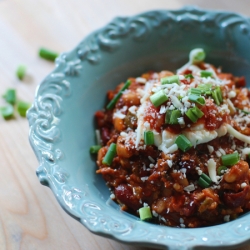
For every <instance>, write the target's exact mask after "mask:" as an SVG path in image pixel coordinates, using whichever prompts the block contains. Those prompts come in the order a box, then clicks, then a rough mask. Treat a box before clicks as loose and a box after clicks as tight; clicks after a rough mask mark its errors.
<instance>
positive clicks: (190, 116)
mask: <svg viewBox="0 0 250 250" xmlns="http://www.w3.org/2000/svg"><path fill="white" fill-rule="evenodd" d="M185 115H186V116H187V117H188V118H189V119H190V120H191V121H192V122H197V120H198V117H196V115H195V114H194V113H193V111H192V109H188V110H187V111H186V112H185Z"/></svg>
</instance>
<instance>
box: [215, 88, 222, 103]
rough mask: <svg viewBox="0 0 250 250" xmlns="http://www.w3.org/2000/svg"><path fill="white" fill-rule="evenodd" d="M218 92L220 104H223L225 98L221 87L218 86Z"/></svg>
mask: <svg viewBox="0 0 250 250" xmlns="http://www.w3.org/2000/svg"><path fill="white" fill-rule="evenodd" d="M216 91H217V96H218V99H219V101H220V103H222V102H223V96H222V91H221V88H220V87H219V86H217V87H216Z"/></svg>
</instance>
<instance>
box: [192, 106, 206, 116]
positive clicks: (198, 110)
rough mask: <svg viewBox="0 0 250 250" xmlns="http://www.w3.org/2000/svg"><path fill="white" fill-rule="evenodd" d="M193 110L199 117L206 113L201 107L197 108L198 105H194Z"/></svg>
mask: <svg viewBox="0 0 250 250" xmlns="http://www.w3.org/2000/svg"><path fill="white" fill-rule="evenodd" d="M192 112H193V114H195V115H196V117H198V118H201V117H202V116H203V115H204V113H203V112H202V111H201V110H200V109H199V108H197V107H193V108H192Z"/></svg>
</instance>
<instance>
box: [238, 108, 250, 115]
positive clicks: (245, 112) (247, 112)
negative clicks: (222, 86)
mask: <svg viewBox="0 0 250 250" xmlns="http://www.w3.org/2000/svg"><path fill="white" fill-rule="evenodd" d="M236 109H237V110H238V111H240V112H242V113H244V114H246V115H249V114H250V112H249V111H246V110H243V109H239V108H236Z"/></svg>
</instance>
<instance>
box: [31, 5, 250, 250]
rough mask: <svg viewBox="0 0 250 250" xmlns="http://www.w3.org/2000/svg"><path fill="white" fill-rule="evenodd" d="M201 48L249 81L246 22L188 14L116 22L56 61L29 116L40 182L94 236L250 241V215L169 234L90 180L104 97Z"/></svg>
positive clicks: (169, 245) (216, 243) (223, 243)
mask: <svg viewBox="0 0 250 250" xmlns="http://www.w3.org/2000/svg"><path fill="white" fill-rule="evenodd" d="M197 47H201V48H204V50H205V51H206V53H207V58H206V61H207V62H210V63H213V64H215V65H216V66H222V67H223V70H224V71H228V72H232V73H234V74H235V75H245V76H246V79H247V81H248V82H250V20H249V19H248V18H245V17H243V16H241V15H238V14H235V13H229V12H216V11H204V10H200V9H197V8H193V7H187V8H183V9H180V10H174V11H167V10H159V11H149V12H146V13H142V14H139V15H136V16H132V17H119V18H116V19H114V20H113V21H112V22H111V23H109V24H108V25H106V26H105V27H103V28H102V29H99V30H97V31H95V32H93V33H92V34H90V35H89V36H88V37H86V38H85V39H84V40H82V42H81V43H80V44H79V45H78V46H76V48H75V49H73V50H72V51H71V52H69V53H64V54H62V55H60V57H59V58H58V59H57V61H56V68H55V70H54V71H53V72H52V73H51V74H50V75H49V76H48V77H46V78H45V79H44V81H43V82H42V83H41V85H40V86H39V87H38V89H37V92H36V96H35V101H34V103H33V106H32V107H31V109H30V110H29V111H28V119H29V124H30V135H29V139H30V143H31V145H32V147H33V149H34V152H35V154H36V156H37V158H38V160H39V164H40V165H39V167H38V169H37V176H38V178H39V180H40V182H41V183H42V184H44V185H46V186H49V187H50V188H51V190H52V192H53V193H54V195H55V197H56V198H57V200H58V202H59V203H60V205H61V206H62V208H63V209H64V210H65V211H66V212H67V213H68V214H69V215H71V216H72V217H74V218H75V219H77V220H79V221H80V222H81V223H82V224H83V225H84V226H85V227H87V228H88V229H89V230H90V231H92V232H93V233H95V234H98V235H102V236H105V237H109V238H112V239H115V240H118V241H121V242H124V243H131V244H133V245H138V246H147V247H153V248H163V249H196V248H200V247H204V248H206V247H214V248H216V249H218V248H219V247H220V248H223V247H224V248H232V247H235V246H239V245H242V244H245V243H247V242H248V243H249V242H250V213H247V214H245V215H243V216H241V217H240V218H238V219H236V220H234V221H231V222H228V223H225V224H222V225H217V226H212V227H204V228H198V229H185V228H184V229H183V228H170V227H166V226H159V225H153V224H150V223H146V222H141V221H140V220H139V219H138V218H137V217H134V216H132V215H130V214H128V213H126V212H121V211H120V208H119V206H118V205H117V204H116V203H114V202H113V201H112V200H111V199H110V197H109V190H108V188H107V187H106V185H105V182H104V181H103V179H102V177H101V176H100V175H96V174H95V170H96V164H95V159H93V158H91V156H90V154H89V147H90V146H91V145H93V144H95V133H94V118H93V116H94V115H93V114H94V112H95V111H97V110H99V109H101V108H102V107H103V106H104V103H105V98H106V91H107V90H109V89H113V88H114V87H115V86H116V85H117V84H118V83H120V82H122V81H124V80H126V79H127V78H128V77H130V76H139V75H140V74H141V73H143V72H145V71H147V70H156V71H159V70H163V69H170V70H175V69H176V68H178V67H180V66H181V65H183V64H184V63H186V62H187V60H188V54H189V51H190V50H191V49H193V48H197Z"/></svg>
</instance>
